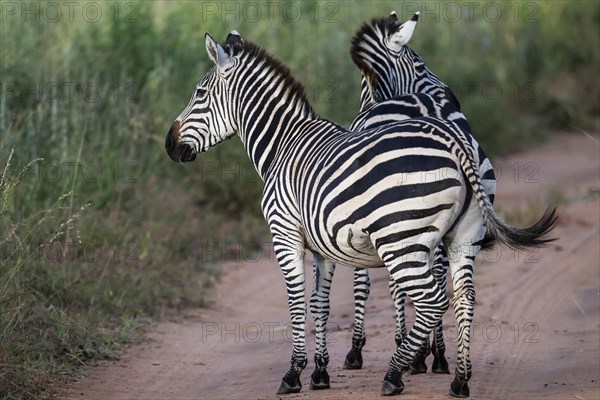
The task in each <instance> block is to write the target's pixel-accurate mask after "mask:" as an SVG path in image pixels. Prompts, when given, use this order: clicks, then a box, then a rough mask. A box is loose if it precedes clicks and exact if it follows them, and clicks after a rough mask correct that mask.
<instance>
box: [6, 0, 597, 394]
mask: <svg viewBox="0 0 600 400" xmlns="http://www.w3.org/2000/svg"><path fill="white" fill-rule="evenodd" d="M9 3H10V5H11V6H14V8H7V4H9ZM480 3H481V6H478V7H477V8H476V9H475V10H474V11H473V13H472V14H467V6H466V5H464V7H462V9H461V12H462V14H461V17H460V18H458V19H457V18H456V15H455V14H450V13H451V12H452V10H449V9H446V11H444V9H445V5H444V3H435V2H423V5H427V7H430V8H429V9H431V10H434V9H436V7H437V10H438V11H437V18H436V12H431V13H429V14H427V13H422V16H421V20H420V22H419V25H418V27H417V30H416V33H415V35H414V38H413V40H412V42H411V47H413V48H414V49H415V50H416V51H417V52H418V53H419V54H421V55H422V56H423V57H424V59H425V61H426V62H427V63H428V65H429V66H430V67H431V68H432V69H433V71H434V72H436V74H437V75H438V76H439V77H440V78H441V79H442V80H444V81H446V82H448V83H449V84H450V86H451V87H452V89H453V90H454V91H455V92H456V94H457V96H458V97H459V99H460V101H461V104H462V107H463V111H464V112H465V114H466V115H467V117H468V119H469V121H470V124H471V126H472V128H473V131H474V132H475V135H476V137H477V138H478V139H479V141H480V143H482V144H483V146H484V147H485V149H486V151H487V152H488V153H489V154H491V155H498V154H502V153H506V152H509V151H514V150H517V149H520V148H524V147H527V146H535V145H536V144H537V143H539V142H540V141H542V140H544V138H545V137H546V136H547V135H548V132H550V131H551V130H553V129H565V128H571V127H577V128H580V129H586V130H590V131H592V132H597V131H598V110H599V104H598V103H599V99H600V96H599V94H600V82H599V79H598V67H599V65H600V61H599V59H600V55H599V51H600V50H599V49H600V43H599V36H598V23H599V22H598V21H599V20H600V5H599V4H598V3H597V2H591V1H590V2H587V1H586V2H580V3H578V6H577V7H574V6H573V5H572V3H570V2H568V1H552V2H537V3H536V2H521V3H510V2H506V3H498V2H497V3H494V4H495V5H496V6H498V7H500V8H502V11H503V12H504V14H503V16H500V17H498V16H494V15H495V14H489V15H488V14H484V11H483V9H484V6H485V5H486V4H487V3H491V2H480ZM23 4H24V3H20V2H4V3H3V5H2V7H3V9H2V12H3V14H2V15H1V22H0V85H1V93H0V94H1V99H0V100H1V102H0V132H1V137H0V398H8V399H16V398H34V397H33V396H36V397H35V398H45V397H48V396H51V395H52V393H55V392H56V385H53V384H52V382H56V379H57V377H61V376H70V375H74V374H75V375H77V374H80V373H82V372H81V368H82V367H84V366H86V365H89V364H90V363H93V362H94V361H95V360H98V359H102V358H107V357H111V356H113V355H114V354H115V353H114V352H115V350H118V349H119V348H120V347H121V346H123V345H125V344H127V343H131V342H135V341H138V340H140V338H141V337H142V336H143V333H144V329H145V328H146V327H148V326H149V325H150V324H151V323H153V322H154V321H157V320H160V319H161V318H165V317H167V316H170V315H174V314H176V313H177V312H178V311H179V310H181V309H183V308H186V307H196V306H204V305H206V304H208V303H210V291H209V289H210V286H211V285H212V284H213V283H214V282H215V281H216V280H217V279H218V276H219V273H220V272H221V271H220V269H219V267H218V262H219V261H223V260H224V259H232V258H233V259H235V258H236V257H238V258H239V257H240V254H242V255H243V254H249V252H252V256H253V257H254V256H256V254H255V252H256V249H257V248H259V247H260V246H261V245H262V244H264V243H268V241H269V240H268V233H267V231H266V227H265V226H264V223H263V221H262V216H261V214H260V208H259V202H258V198H259V196H260V193H261V190H262V185H261V182H260V180H259V178H258V176H257V175H256V173H255V171H254V168H253V167H252V165H251V164H250V162H249V161H248V160H247V157H246V155H245V153H244V150H243V148H242V146H241V144H240V143H239V140H237V139H234V140H233V141H232V142H230V143H228V144H226V145H224V146H222V147H218V148H216V149H214V150H213V151H211V152H208V153H206V154H203V155H202V157H200V158H199V160H197V161H196V162H195V163H192V164H189V165H176V164H174V163H173V162H172V161H170V160H169V159H168V157H167V156H166V153H165V151H164V148H163V141H164V136H165V134H166V132H167V131H168V129H169V127H170V125H171V123H172V121H173V120H174V119H175V118H176V117H177V115H178V113H179V112H180V111H181V110H182V109H183V107H184V106H185V105H186V104H187V101H188V99H189V96H190V95H191V94H192V92H193V90H194V87H195V84H196V82H197V80H198V79H199V78H200V77H201V76H202V75H203V74H204V73H205V72H206V71H207V69H208V68H209V67H210V64H209V61H208V58H207V56H206V53H205V49H204V39H203V35H204V32H206V31H209V32H211V34H212V35H213V37H215V38H217V39H219V40H222V39H223V38H224V37H225V36H226V34H227V32H228V31H229V30H231V29H236V30H238V31H239V32H240V33H241V34H242V36H243V37H245V38H246V39H247V40H252V41H253V42H256V43H258V44H260V45H262V46H263V47H265V48H266V49H267V50H268V51H270V52H271V53H274V54H276V55H277V56H278V57H279V58H280V59H281V60H283V61H284V62H285V63H286V64H287V65H288V66H289V67H290V68H291V70H292V72H293V73H294V74H295V75H296V77H297V78H298V79H300V80H301V81H302V82H303V83H304V84H305V87H306V90H307V94H308V98H309V99H310V100H311V101H312V103H313V106H314V108H315V109H316V111H317V112H318V113H320V114H321V115H323V116H325V117H328V118H329V119H332V120H334V121H336V122H339V123H342V124H346V125H348V124H349V122H350V121H351V120H352V119H353V117H354V115H355V114H356V112H357V109H358V98H359V96H358V94H359V83H360V81H359V74H358V72H357V70H356V68H355V67H354V65H353V64H352V62H351V60H350V57H349V55H348V48H349V43H350V39H351V37H352V34H353V32H354V31H355V30H356V29H357V28H358V27H359V26H360V24H361V23H362V22H363V21H365V20H366V19H367V18H370V17H373V16H383V15H386V14H387V13H388V12H389V11H391V10H392V9H394V8H396V10H397V11H398V12H399V16H400V17H401V18H403V19H406V18H408V17H410V15H411V13H412V10H409V9H401V8H398V7H399V5H398V4H396V5H394V3H390V2H381V1H369V2H354V3H345V2H320V3H314V2H297V1H282V2H280V3H277V4H279V6H278V7H277V8H275V9H273V10H267V9H261V8H260V7H262V5H263V3H262V2H258V3H255V4H256V5H257V7H259V8H256V10H259V12H260V14H258V13H257V11H256V10H253V9H251V8H249V7H247V6H246V5H245V4H248V3H244V2H229V3H226V2H204V3H199V4H197V3H194V2H160V1H157V2H147V1H140V2H135V1H123V2H96V3H93V2H92V3H89V2H81V3H80V2H77V4H78V6H77V7H76V8H75V9H74V10H73V11H74V12H73V15H72V18H71V15H70V14H69V10H68V9H66V8H65V9H62V10H61V12H62V15H61V16H60V17H57V14H55V13H54V11H53V9H50V8H49V7H48V4H49V3H45V2H33V3H31V4H34V6H31V7H35V4H37V5H38V7H39V8H38V12H39V15H38V17H37V18H36V17H35V11H34V12H33V14H31V13H29V14H27V13H24V11H23V9H22V7H24V6H23ZM53 4H59V7H61V5H60V4H62V3H53ZM87 4H96V5H97V7H99V8H100V11H101V15H100V16H99V17H98V15H96V14H89V13H92V12H93V10H92V9H87V11H84V10H85V6H86V5H87ZM419 4H421V3H419ZM436 4H437V6H436ZM456 4H459V5H460V4H461V3H460V2H459V3H456ZM478 4H479V3H478ZM532 5H533V6H532ZM31 7H30V8H31ZM286 7H287V8H286ZM532 7H533V8H532ZM33 9H34V10H35V8H33ZM13 10H14V12H13ZM227 10H230V11H227ZM231 10H234V11H231ZM284 10H287V11H284ZM298 10H299V11H298ZM511 10H512V11H511ZM403 11H404V13H403ZM298 12H299V14H298ZM488 12H489V13H491V12H492V11H491V9H490V10H488ZM86 13H88V14H86ZM560 194H561V193H560V192H559V189H557V191H556V193H553V194H552V197H553V198H554V200H555V201H557V202H558V201H562V198H560V199H557V198H559V197H561V196H560ZM541 195H543V194H541ZM519 218H520V217H519Z"/></svg>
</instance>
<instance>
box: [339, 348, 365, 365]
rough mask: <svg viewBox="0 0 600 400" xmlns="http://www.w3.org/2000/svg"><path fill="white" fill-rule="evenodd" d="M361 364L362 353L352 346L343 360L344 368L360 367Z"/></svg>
mask: <svg viewBox="0 0 600 400" xmlns="http://www.w3.org/2000/svg"><path fill="white" fill-rule="evenodd" d="M362 366H363V359H362V354H361V352H360V350H359V349H357V348H355V347H352V348H351V349H350V351H349V352H348V354H346V359H345V360H344V366H343V368H344V369H361V368H362Z"/></svg>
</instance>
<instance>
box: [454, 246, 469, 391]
mask: <svg viewBox="0 0 600 400" xmlns="http://www.w3.org/2000/svg"><path fill="white" fill-rule="evenodd" d="M473 258H474V257H473ZM468 261H470V262H466V263H464V264H463V265H461V266H460V267H458V268H456V269H454V268H453V273H452V281H453V284H454V298H453V299H452V306H453V308H454V314H455V315H456V320H457V321H458V338H459V342H458V356H457V358H456V371H455V378H454V381H453V382H452V384H451V385H450V396H452V397H469V386H468V385H467V382H468V381H469V379H470V378H471V360H470V356H469V347H470V343H471V325H472V323H473V309H474V306H475V287H474V285H473V264H472V260H468Z"/></svg>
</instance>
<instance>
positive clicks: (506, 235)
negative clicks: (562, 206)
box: [457, 146, 558, 250]
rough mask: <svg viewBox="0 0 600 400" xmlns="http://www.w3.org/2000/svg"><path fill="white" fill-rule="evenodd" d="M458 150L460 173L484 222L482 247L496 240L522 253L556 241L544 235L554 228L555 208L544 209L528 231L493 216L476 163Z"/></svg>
mask: <svg viewBox="0 0 600 400" xmlns="http://www.w3.org/2000/svg"><path fill="white" fill-rule="evenodd" d="M458 149H459V150H458V151H457V153H458V154H459V155H460V156H462V157H460V158H462V161H463V162H462V164H463V172H464V173H465V175H466V176H467V178H468V180H469V182H470V183H471V186H472V187H473V191H474V193H475V198H476V199H477V202H478V204H479V207H480V208H481V211H482V213H483V218H484V220H485V223H486V230H487V232H486V237H485V239H484V240H483V241H482V243H481V244H482V246H483V247H489V246H491V245H493V243H494V242H495V241H498V242H500V243H504V244H505V245H507V246H508V247H510V248H512V249H514V250H525V249H527V248H531V247H542V246H545V245H547V244H548V243H550V242H552V241H554V240H556V238H548V237H547V234H548V233H549V232H550V231H551V230H552V229H554V227H555V225H556V221H557V219H558V217H557V215H556V208H555V207H548V208H547V209H546V211H545V212H544V215H542V217H541V218H540V219H539V220H538V221H537V222H536V223H534V224H533V225H531V226H530V227H528V228H517V227H514V226H511V225H510V224H508V223H506V222H505V221H503V220H502V218H500V216H499V215H498V214H496V211H495V210H494V207H493V205H492V202H491V201H490V198H489V197H488V195H487V193H486V192H485V191H484V190H483V186H482V184H481V178H480V176H479V169H478V168H476V167H475V166H476V163H475V160H474V159H473V157H472V155H471V154H470V153H469V152H468V151H466V150H465V149H461V148H460V146H459V147H458Z"/></svg>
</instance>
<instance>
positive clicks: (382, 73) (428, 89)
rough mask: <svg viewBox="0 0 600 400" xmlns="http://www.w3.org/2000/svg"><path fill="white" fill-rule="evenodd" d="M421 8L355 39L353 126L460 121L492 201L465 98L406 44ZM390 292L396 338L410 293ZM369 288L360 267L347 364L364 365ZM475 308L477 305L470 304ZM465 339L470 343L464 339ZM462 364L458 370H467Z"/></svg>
mask: <svg viewBox="0 0 600 400" xmlns="http://www.w3.org/2000/svg"><path fill="white" fill-rule="evenodd" d="M417 20H418V13H416V14H415V15H414V16H413V18H412V19H411V20H410V21H407V22H406V23H404V24H401V23H400V22H399V21H398V19H397V16H396V13H395V12H392V13H391V14H390V15H389V16H388V17H387V18H375V19H373V20H371V21H370V22H369V23H366V24H364V25H363V26H362V27H361V28H360V29H359V30H358V32H357V33H356V34H355V36H354V38H353V40H352V47H351V55H352V59H353V61H354V62H355V64H356V65H357V67H358V68H359V69H360V71H361V74H362V82H361V96H360V99H361V105H360V106H361V109H360V113H359V115H358V116H357V117H356V118H355V120H354V121H353V123H352V125H351V126H350V130H353V131H354V130H362V129H365V128H373V127H377V126H381V125H385V124H388V123H391V122H394V121H402V120H405V119H408V118H414V117H419V116H433V117H436V118H439V119H442V120H446V121H450V122H452V123H453V124H456V126H457V128H458V129H459V131H461V132H462V133H463V141H464V142H465V146H466V147H467V148H469V147H471V150H472V152H473V153H475V156H474V158H475V159H476V161H478V162H479V171H480V175H481V176H482V177H484V178H485V179H482V183H483V185H484V188H485V191H486V193H487V195H488V196H489V197H490V200H491V201H492V202H493V198H494V195H495V189H496V182H495V177H494V171H493V169H492V166H491V163H490V161H489V159H488V158H487V156H486V155H485V153H484V152H483V150H482V149H481V147H479V145H478V143H477V142H476V141H475V139H474V138H473V136H472V135H471V130H470V127H469V124H468V122H467V120H466V118H465V116H464V115H463V114H462V113H461V112H460V104H459V102H458V99H457V98H456V97H455V96H454V94H453V93H452V91H451V90H450V88H449V87H448V86H447V85H446V84H444V83H443V82H442V81H441V80H440V79H439V78H438V77H437V76H436V75H435V74H434V73H433V72H432V71H431V70H430V69H429V68H428V67H427V66H426V64H425V62H424V61H423V59H422V58H421V57H420V56H419V55H418V54H417V53H416V52H415V51H413V50H412V49H411V48H409V47H408V46H407V43H408V41H409V40H410V39H411V37H412V34H413V31H414V28H415V26H416V24H417ZM444 254H445V251H444V249H443V244H440V246H439V248H438V249H436V255H435V257H434V261H433V264H432V272H433V273H434V276H436V279H437V281H438V284H439V285H440V288H441V290H442V291H445V290H446V271H447V270H448V262H447V259H446V258H445V257H444V256H443V255H444ZM444 260H446V261H444ZM390 292H391V293H392V296H393V298H394V304H395V306H396V319H397V326H396V335H395V338H396V343H397V344H399V343H401V342H402V338H403V337H404V336H405V335H406V326H405V318H404V299H405V297H406V296H405V294H404V293H403V292H402V291H401V290H399V289H398V288H397V287H396V286H395V285H394V283H393V281H392V280H390ZM369 293H370V287H369V279H368V272H367V270H366V269H362V270H361V269H357V270H355V274H354V296H355V322H354V332H353V339H352V348H351V350H350V352H349V353H348V355H347V357H346V359H345V361H344V367H345V368H361V367H362V356H361V353H360V349H361V348H362V346H364V343H365V340H366V339H365V329H364V312H365V305H366V300H367V299H368V296H369ZM470 312H471V314H472V310H470ZM434 333H435V334H434V341H433V346H432V349H431V350H432V352H433V354H434V362H433V365H432V371H433V372H438V373H449V371H448V367H447V362H446V359H445V357H444V353H445V344H444V341H443V330H442V323H441V321H440V322H439V324H438V326H436V329H435V332H434ZM461 345H463V346H464V345H467V346H468V343H466V344H463V342H462V341H461V343H460V344H459V347H460V346H461ZM459 352H460V350H459ZM428 353H429V343H428V341H426V343H425V345H424V348H423V349H421V351H420V354H419V355H418V357H417V358H416V359H415V361H414V363H413V366H412V367H413V369H412V371H413V373H421V372H426V370H427V366H426V365H425V363H424V358H425V357H426V356H427V354H428ZM461 368H463V366H461V365H459V366H458V370H457V373H458V374H460V375H462V374H463V373H462V370H461Z"/></svg>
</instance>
